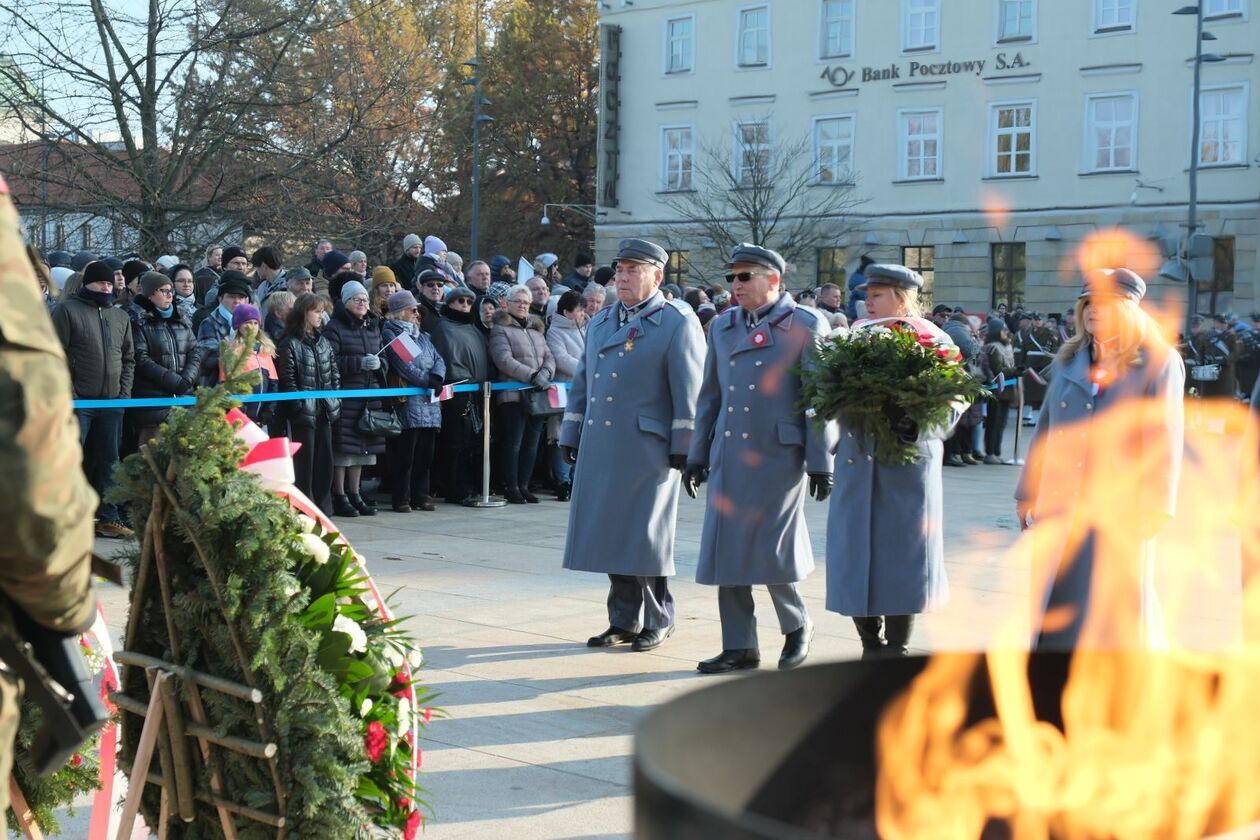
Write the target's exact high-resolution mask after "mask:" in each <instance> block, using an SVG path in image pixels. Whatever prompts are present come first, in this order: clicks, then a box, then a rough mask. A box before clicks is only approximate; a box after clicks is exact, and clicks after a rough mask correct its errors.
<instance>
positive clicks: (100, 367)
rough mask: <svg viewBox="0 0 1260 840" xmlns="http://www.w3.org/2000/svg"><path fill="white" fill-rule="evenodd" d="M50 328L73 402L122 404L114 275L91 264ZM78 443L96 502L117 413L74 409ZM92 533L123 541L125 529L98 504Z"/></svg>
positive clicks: (122, 335)
mask: <svg viewBox="0 0 1260 840" xmlns="http://www.w3.org/2000/svg"><path fill="white" fill-rule="evenodd" d="M52 323H53V328H54V329H55V330H56V333H57V338H58V339H59V340H60V341H61V345H62V347H64V348H65V351H66V361H67V362H68V363H69V370H70V382H71V385H72V386H73V388H74V396H75V399H101V400H120V399H121V400H125V399H129V398H130V397H131V386H132V382H133V380H134V377H135V369H136V354H135V346H134V344H133V332H132V325H131V319H130V318H128V317H127V313H125V312H123V311H122V310H121V309H118V308H115V307H114V272H113V271H112V270H110V268H109V266H107V265H105V263H103V262H101V261H99V260H94V261H92V262H89V263H88V264H87V265H86V266H85V267H84V269H83V286H82V287H81V288H80V289H79V291H78V292H76V293H75V294H74V295H66V296H64V297H63V298H62V302H61V304H60V305H59V306H58V307H57V308H56V309H54V310H53V312H52ZM75 414H77V415H78V418H79V428H80V440H81V441H83V449H84V456H85V458H84V471H85V472H86V473H87V477H88V481H89V482H91V484H92V487H93V489H95V490H96V492H97V494H98V495H99V496H100V497H101V499H104V498H105V494H106V493H107V492H108V491H109V489H110V487H111V486H112V485H113V480H112V478H111V476H112V474H113V470H114V465H115V464H116V463H118V443H119V441H120V440H121V438H122V425H123V410H122V409H121V408H80V409H76V410H75ZM96 517H97V523H96V534H97V536H102V537H128V536H131V529H129V528H128V527H126V525H124V524H123V521H122V514H121V513H120V511H119V510H118V508H117V507H116V506H115V505H113V504H112V503H109V502H104V501H102V502H101V504H100V506H99V507H98V508H97V511H96Z"/></svg>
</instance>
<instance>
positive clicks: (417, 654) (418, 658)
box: [407, 648, 424, 671]
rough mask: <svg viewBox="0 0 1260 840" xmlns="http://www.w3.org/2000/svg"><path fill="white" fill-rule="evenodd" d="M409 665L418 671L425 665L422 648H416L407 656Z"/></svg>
mask: <svg viewBox="0 0 1260 840" xmlns="http://www.w3.org/2000/svg"><path fill="white" fill-rule="evenodd" d="M407 664H409V665H411V668H412V670H413V671H414V670H416V669H418V668H419V667H420V666H421V665H423V664H424V652H423V651H421V650H420V648H416V649H415V650H413V651H411V653H409V654H407Z"/></svg>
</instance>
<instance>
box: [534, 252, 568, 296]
mask: <svg viewBox="0 0 1260 840" xmlns="http://www.w3.org/2000/svg"><path fill="white" fill-rule="evenodd" d="M534 276H535V277H541V278H542V279H543V280H546V281H547V288H548V289H552V288H556V287H558V286H560V285H561V284H560V258H559V257H557V256H556V255H555V254H553V253H551V252H550V251H547V252H545V253H542V254H539V255H538V256H537V257H534ZM566 289H567V287H566ZM566 289H558V290H557V291H556V292H555V294H557V295H562V294H564V293H565V291H566Z"/></svg>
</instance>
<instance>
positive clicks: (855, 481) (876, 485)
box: [827, 334, 966, 616]
mask: <svg viewBox="0 0 1260 840" xmlns="http://www.w3.org/2000/svg"><path fill="white" fill-rule="evenodd" d="M940 342H941V344H942V345H950V346H953V342H952V341H950V340H949V339H948V338H946V337H945V336H944V334H942V335H941V337H940ZM965 408H966V406H955V407H954V408H953V409H951V412H950V418H949V422H948V423H947V424H946V425H945V426H944V427H938V428H929V429H920V430H919V438H918V442H917V444H916V445H917V448H918V450H919V457H918V460H916V461H915V462H913V463H911V464H907V465H905V466H889V465H886V464H881V463H880V462H879V461H878V460H877V459H876V457H875V441H874V439H873V438H871V439H866V438H864V437H862V436H860V434H859V433H857V432H854V431H851V430H849V429H846V428H844V426H843V425H842V426H841V427H840V443H839V447H838V448H837V450H836V471H835V480H836V486H835V489H834V490H833V491H832V494H831V508H830V510H829V512H828V515H827V609H829V610H831V611H833V612H838V613H840V614H842V615H850V616H871V615H915V614H917V613H922V612H927V611H929V610H932V609H935V608H936V607H938V606H940V605H942V604H944V603H945V602H946V601H947V600H949V581H948V580H947V579H946V577H945V548H944V541H943V540H942V534H941V528H942V521H943V510H942V497H943V496H944V491H943V489H942V487H941V459H942V455H943V451H944V444H943V443H942V441H943V440H944V439H945V438H947V437H949V433H950V431H951V430H952V429H953V428H954V425H955V424H956V423H957V422H958V419H959V418H960V417H961V416H962V410H964V409H965Z"/></svg>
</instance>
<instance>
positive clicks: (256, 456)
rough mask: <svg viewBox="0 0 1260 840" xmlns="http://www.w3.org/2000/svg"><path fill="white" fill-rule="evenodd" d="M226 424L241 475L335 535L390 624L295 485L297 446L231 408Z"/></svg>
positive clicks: (410, 693) (415, 735)
mask: <svg viewBox="0 0 1260 840" xmlns="http://www.w3.org/2000/svg"><path fill="white" fill-rule="evenodd" d="M227 421H228V422H229V423H231V424H232V425H233V426H234V427H235V428H236V437H237V438H238V439H239V440H241V441H243V442H244V443H245V445H246V446H248V447H249V452H248V453H247V454H246V455H245V458H244V459H243V460H242V461H241V464H240V467H241V469H242V470H244V471H245V472H251V473H254V474H255V475H257V476H258V477H259V479H260V480H261V483H262V485H263V487H265V488H266V489H268V490H270V491H271V492H273V493H275V494H276V495H278V496H281V497H283V498H285V499H288V500H289V504H291V505H292V506H293V508H294V509H295V510H297V511H298V512H299V513H303V514H305V515H306V516H309V517H310V518H311V519H314V520H315V521H316V522H318V523H319V524H320V526H321V527H322V528H323V529H324V530H325V531H326V532H329V533H334V534H336V539H335V540H334V542H336V543H337V544H339V545H344V546H346V547H348V548H349V549H350V551H351V553H352V554H353V555H354V561H355V563H357V564H358V566H359V571H360V572H362V573H363V577H364V579H365V580H366V581H367V586H368V591H369V592H370V593H371V594H372V602H373V603H372V604H370V606H372V607H374V608H375V610H376V614H377V615H379V616H380V617H381V620H382V621H392V620H393V618H394V615H393V613H392V612H390V609H389V607H388V606H386V604H385V599H384V598H383V597H382V596H381V593H380V591H379V590H377V588H376V583H375V582H374V581H373V580H372V576H371V575H370V574H369V573H368V570H367V564H366V563H365V562H364V560H363V558H362V557H361V556H360V555H359V553H358V552H357V551H355V550H354V547H353V546H351V545H350V543H349V542H348V541H347V540H346V538H345V537H343V536H342V535H341V530H340V529H339V528H338V527H337V526H336V525H334V524H333V522H332V520H331V519H329V518H328V517H327V516H326V515H325V514H324V512H323V511H322V510H320V509H319V506H318V505H316V504H315V503H314V502H312V501H311V500H310V499H309V498H307V497H306V495H305V494H304V493H303V492H302V491H301V490H299V489H298V488H297V487H296V486H295V485H294V481H295V477H294V476H295V473H294V470H293V455H294V453H296V452H297V451H298V449H299V448H300V446H301V444H298V443H294V442H293V441H291V440H289V439H288V438H284V437H279V438H273V437H268V435H267V433H266V432H265V431H263V429H262V428H261V427H260V426H259V425H258V424H257V423H255V422H254V421H253V420H251V419H250V418H249V415H247V414H246V413H245V412H243V411H241V410H240V409H239V408H234V409H232V410H231V411H229V412H228V413H227ZM401 670H402V673H403V676H404V677H406V679H407V682H408V687H407V690H406V693H405V694H404V696H405V697H406V698H407V700H408V701H409V702H410V703H411V707H412V709H414V710H415V711H416V712H417V713H418V712H420V711H421V710H419V709H416V708H415V702H416V695H415V691H414V689H412V688H411V686H410V682H411V680H412V673H411V663H410V662H407V661H404V662H403V665H402V669H401ZM419 739H420V723H419V714H413V715H412V723H411V732H409V733H408V740H410V742H411V744H412V745H413V746H414V745H416V744H418V743H419ZM419 769H420V750H418V749H415V750H412V753H411V772H412V774H413V778H414V775H415V773H416V772H417V771H418V770H419Z"/></svg>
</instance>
